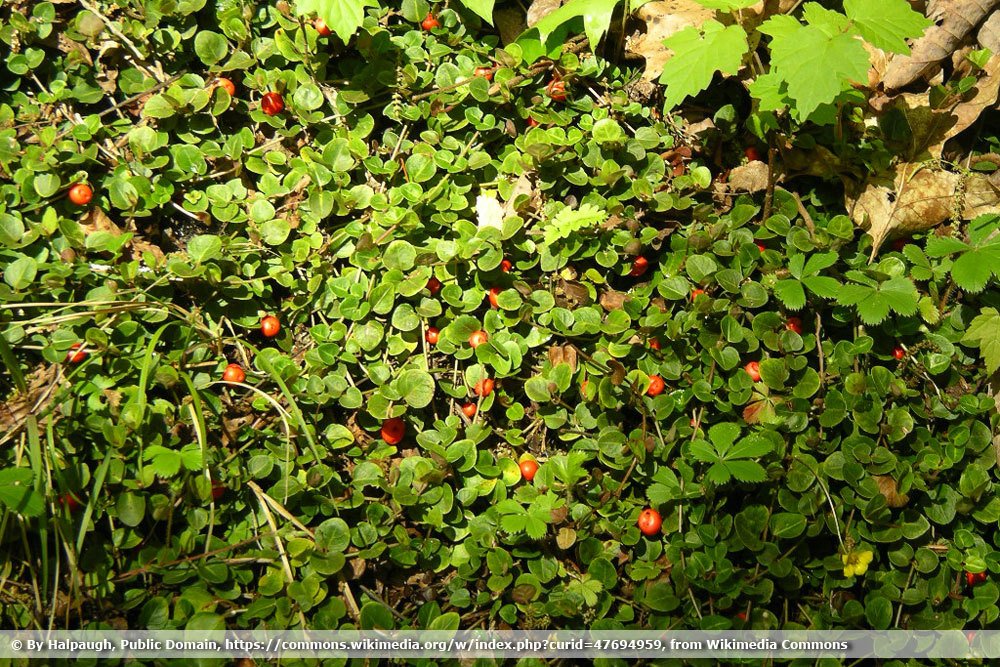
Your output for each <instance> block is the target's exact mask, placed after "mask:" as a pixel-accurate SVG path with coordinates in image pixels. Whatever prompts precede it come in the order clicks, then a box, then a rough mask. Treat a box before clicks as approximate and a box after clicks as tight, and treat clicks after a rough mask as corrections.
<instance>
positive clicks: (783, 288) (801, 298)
mask: <svg viewBox="0 0 1000 667" xmlns="http://www.w3.org/2000/svg"><path fill="white" fill-rule="evenodd" d="M774 295H775V296H776V297H778V299H779V300H780V301H781V303H783V304H784V306H785V308H787V309H789V310H802V308H803V307H805V305H806V293H805V290H803V289H802V282H801V281H799V280H796V279H794V278H788V279H786V280H779V281H778V282H777V283H775V285H774Z"/></svg>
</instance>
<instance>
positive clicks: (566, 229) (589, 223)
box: [545, 204, 608, 245]
mask: <svg viewBox="0 0 1000 667" xmlns="http://www.w3.org/2000/svg"><path fill="white" fill-rule="evenodd" d="M607 217H608V214H607V212H606V211H602V210H601V209H599V208H597V207H596V206H594V205H593V204H582V205H581V206H580V208H579V209H577V210H574V209H571V208H569V207H567V208H564V209H563V210H561V211H559V213H557V214H556V216H555V217H554V218H553V219H552V220H551V221H550V222H549V223H548V225H547V226H546V227H545V243H546V244H548V245H551V244H553V243H555V242H556V241H558V240H560V239H564V238H567V237H569V236H570V235H571V234H573V233H575V232H578V231H580V230H582V229H586V228H592V227H596V226H597V225H599V224H601V223H602V222H604V221H605V220H606V219H607Z"/></svg>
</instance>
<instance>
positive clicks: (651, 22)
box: [625, 0, 715, 81]
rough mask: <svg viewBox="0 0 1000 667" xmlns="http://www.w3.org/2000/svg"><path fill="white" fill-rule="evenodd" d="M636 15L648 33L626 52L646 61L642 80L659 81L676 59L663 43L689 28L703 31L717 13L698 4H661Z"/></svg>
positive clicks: (669, 0)
mask: <svg viewBox="0 0 1000 667" xmlns="http://www.w3.org/2000/svg"><path fill="white" fill-rule="evenodd" d="M635 15H636V17H637V18H638V19H639V20H641V21H643V22H644V23H645V24H646V33H645V34H642V35H638V36H636V37H631V38H629V39H628V40H627V41H626V44H625V48H626V50H627V51H629V52H631V53H635V54H637V55H640V56H642V57H643V58H645V59H646V69H645V70H644V71H643V73H642V78H643V79H645V80H646V81H655V80H657V79H659V78H660V74H662V73H663V65H664V64H665V63H666V62H667V61H668V60H670V57H671V56H672V55H673V52H672V51H671V50H670V49H668V48H667V47H666V46H664V45H663V40H664V39H666V38H667V37H670V36H671V35H673V34H674V33H676V32H679V31H681V30H683V29H684V28H687V27H689V26H694V27H700V26H701V24H703V23H704V22H705V21H707V20H708V19H711V18H715V10H714V9H708V8H707V7H702V6H701V5H699V4H698V3H697V2H695V1H694V0H657V1H655V2H650V3H647V4H645V5H643V6H642V7H640V8H639V10H638V11H637V12H636V14H635Z"/></svg>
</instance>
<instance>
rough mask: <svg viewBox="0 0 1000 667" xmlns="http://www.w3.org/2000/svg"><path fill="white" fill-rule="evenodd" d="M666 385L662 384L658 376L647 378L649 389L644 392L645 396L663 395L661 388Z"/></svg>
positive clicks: (661, 379)
mask: <svg viewBox="0 0 1000 667" xmlns="http://www.w3.org/2000/svg"><path fill="white" fill-rule="evenodd" d="M665 386H666V384H665V383H664V382H663V378H661V377H660V376H659V375H650V376H649V389H647V390H646V395H647V396H659V395H660V394H662V393H663V388H664V387H665Z"/></svg>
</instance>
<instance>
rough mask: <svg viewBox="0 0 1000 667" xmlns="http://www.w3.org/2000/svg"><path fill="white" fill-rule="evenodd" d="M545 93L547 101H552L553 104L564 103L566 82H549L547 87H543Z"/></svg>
mask: <svg viewBox="0 0 1000 667" xmlns="http://www.w3.org/2000/svg"><path fill="white" fill-rule="evenodd" d="M545 92H546V93H547V94H548V96H549V99H551V100H553V101H554V102H565V101H566V82H565V81H550V82H549V85H547V86H545Z"/></svg>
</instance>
